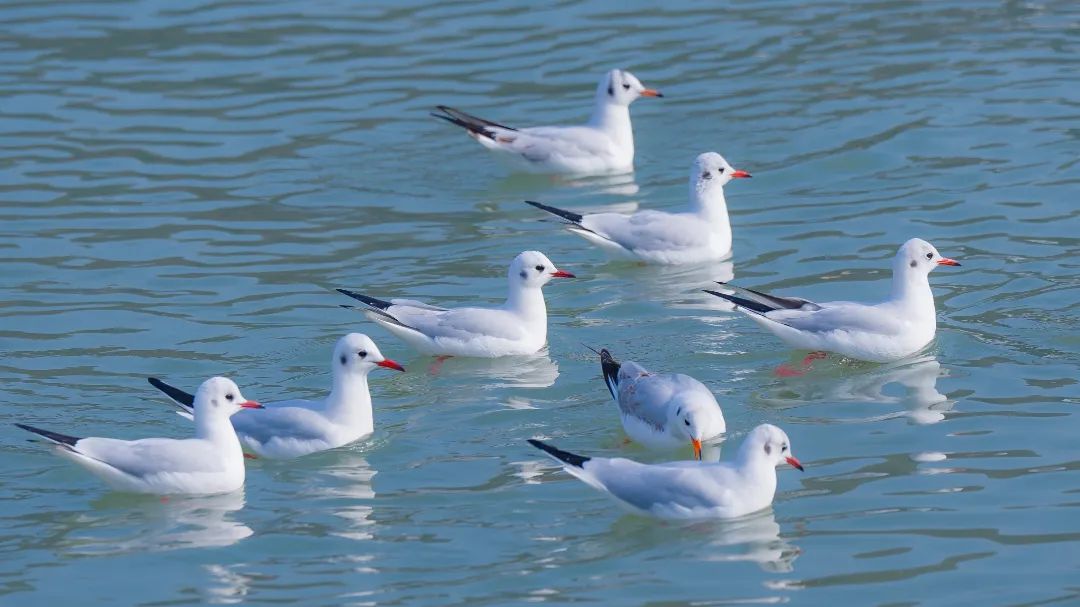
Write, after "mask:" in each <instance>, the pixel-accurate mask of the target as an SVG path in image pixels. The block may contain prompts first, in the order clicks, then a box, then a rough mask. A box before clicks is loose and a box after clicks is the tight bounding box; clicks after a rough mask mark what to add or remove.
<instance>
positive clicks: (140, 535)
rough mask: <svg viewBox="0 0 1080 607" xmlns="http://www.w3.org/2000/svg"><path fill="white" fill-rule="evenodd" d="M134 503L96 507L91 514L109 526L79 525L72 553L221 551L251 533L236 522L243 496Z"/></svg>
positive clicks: (112, 499) (116, 499) (113, 499)
mask: <svg viewBox="0 0 1080 607" xmlns="http://www.w3.org/2000/svg"><path fill="white" fill-rule="evenodd" d="M134 499H135V502H134V503H132V502H131V500H132V497H131V496H128V495H120V494H109V495H107V496H105V497H104V498H102V499H100V500H98V501H97V502H95V504H94V506H95V508H97V509H99V510H102V511H103V513H108V514H109V515H110V516H109V520H108V521H99V522H102V523H103V524H95V525H93V526H87V525H85V523H83V524H82V525H81V527H82V528H77V529H76V530H74V531H73V532H72V539H74V540H75V541H76V547H75V548H73V549H72V550H71V553H73V554H114V553H128V552H144V551H159V550H177V549H181V548H221V547H224V546H231V545H232V544H235V543H237V542H239V541H240V540H243V539H244V538H247V537H249V536H250V535H251V534H252V533H253V532H252V530H251V528H250V527H248V526H247V525H245V524H244V523H242V522H240V521H238V520H235V518H236V516H235V515H236V513H237V512H240V510H241V509H243V507H244V492H243V491H235V492H233V493H226V494H222V495H212V496H205V497H181V496H171V497H167V498H156V497H143V496H139V497H138V498H134ZM114 515H115V516H114ZM114 523H115V526H114ZM102 532H105V533H102ZM118 532H119V537H118V536H117V535H116V534H117V533H118ZM91 533H92V535H91ZM98 534H101V537H98Z"/></svg>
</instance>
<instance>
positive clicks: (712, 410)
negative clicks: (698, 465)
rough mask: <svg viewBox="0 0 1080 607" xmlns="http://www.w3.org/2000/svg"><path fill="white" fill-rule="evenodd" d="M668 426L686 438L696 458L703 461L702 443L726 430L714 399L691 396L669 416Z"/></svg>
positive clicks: (722, 416)
mask: <svg viewBox="0 0 1080 607" xmlns="http://www.w3.org/2000/svg"><path fill="white" fill-rule="evenodd" d="M669 415H671V416H672V417H671V419H669V420H668V424H671V427H672V428H674V429H675V432H674V433H675V434H676V435H680V434H681V435H682V436H684V437H686V440H688V441H690V446H691V447H692V448H693V449H694V457H695V458H696V459H699V460H700V459H701V441H702V440H704V439H706V438H711V437H714V436H717V435H719V434H722V433H723V432H724V430H725V429H726V427H725V423H724V414H723V413H722V412H721V411H720V407H717V406H716V402H715V401H713V400H712V399H705V398H695V395H690V396H688V397H686V398H685V399H683V402H681V403H679V404H678V405H677V406H676V407H675V410H674V411H671V413H670V414H669Z"/></svg>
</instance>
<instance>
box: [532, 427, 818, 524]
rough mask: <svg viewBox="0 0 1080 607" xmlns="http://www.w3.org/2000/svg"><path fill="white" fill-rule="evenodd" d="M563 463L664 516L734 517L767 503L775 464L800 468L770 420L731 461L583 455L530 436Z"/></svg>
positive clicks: (634, 507) (639, 509)
mask: <svg viewBox="0 0 1080 607" xmlns="http://www.w3.org/2000/svg"><path fill="white" fill-rule="evenodd" d="M529 443H530V444H531V445H532V446H534V447H536V448H537V449H540V450H541V451H543V452H545V453H547V454H548V455H549V456H551V457H552V458H554V459H555V460H556V461H558V462H559V463H561V464H562V465H563V469H564V470H566V471H567V472H569V473H570V474H571V475H573V476H576V477H577V478H579V479H580V480H582V481H584V482H585V483H586V484H587V485H589V486H591V487H592V488H594V489H597V490H599V491H602V492H604V493H606V494H608V495H609V496H610V497H612V498H613V499H614V500H615V501H616V502H618V503H619V504H620V505H622V506H625V507H627V508H629V509H630V510H631V511H633V512H636V513H638V514H646V515H651V516H655V517H659V518H668V519H694V518H725V519H726V518H737V517H740V516H744V515H747V514H750V513H751V512H756V511H758V510H761V509H763V508H767V507H768V506H769V505H771V504H772V501H773V496H774V495H775V494H776V466H778V465H780V464H782V463H784V462H787V463H788V464H790V465H792V466H794V467H795V468H798V469H799V470H802V469H803V467H802V464H800V463H799V460H798V459H796V458H795V456H794V455H792V453H791V441H789V440H788V436H787V434H785V433H784V431H783V430H781V429H780V428H777V427H776V426H773V425H772V424H762V425H760V426H758V427H756V428H754V429H753V430H752V431H751V432H750V434H749V435H747V437H746V438H745V439H744V440H743V443H742V445H740V447H739V453H738V455H737V456H736V458H735V461H733V462H719V463H716V462H699V461H689V462H669V463H665V464H642V463H639V462H635V461H632V460H628V459H623V458H621V457H619V458H606V457H584V456H581V455H576V454H573V453H569V452H567V451H563V450H561V449H556V448H555V447H553V446H551V445H549V444H547V443H544V442H542V441H538V440H536V439H529Z"/></svg>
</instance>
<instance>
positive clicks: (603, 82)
mask: <svg viewBox="0 0 1080 607" xmlns="http://www.w3.org/2000/svg"><path fill="white" fill-rule="evenodd" d="M663 96H664V95H663V93H661V92H660V91H658V90H656V89H647V88H645V85H643V84H641V81H640V80H638V79H637V77H635V76H634V75H633V74H631V73H630V72H628V71H626V70H611V71H610V72H608V73H606V74H604V76H603V77H602V78H600V84H599V85H598V86H597V87H596V100H597V101H598V102H602V103H610V104H614V105H621V106H624V107H625V106H629V105H630V104H631V103H633V102H634V100H636V99H637V98H638V97H663Z"/></svg>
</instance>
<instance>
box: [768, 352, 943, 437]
mask: <svg viewBox="0 0 1080 607" xmlns="http://www.w3.org/2000/svg"><path fill="white" fill-rule="evenodd" d="M826 360H828V359H826ZM941 376H942V367H941V363H939V362H938V360H937V358H936V357H934V356H931V355H925V356H920V357H917V358H914V359H906V360H902V361H898V362H895V363H888V364H884V365H870V364H862V363H858V364H855V365H848V364H845V363H839V364H838V363H833V362H824V363H823V362H822V361H815V363H814V365H813V367H812V368H811V369H810V370H809V371H808V372H807V373H806V374H805V375H802V376H793V377H789V378H785V379H784V382H783V384H782V385H781V386H780V387H777V388H774V389H773V390H771V391H770V392H769V394H771V396H769V397H767V398H766V400H770V401H771V402H773V403H774V404H775V405H777V406H790V405H791V404H792V403H793V402H823V403H829V402H834V403H836V402H841V403H843V402H856V403H875V404H884V405H902V406H903V407H904V410H901V411H895V412H891V413H885V414H875V415H872V416H869V417H867V418H865V419H863V420H862V421H873V420H881V419H888V418H891V417H896V416H898V415H903V416H906V417H908V418H909V419H911V420H912V421H913V422H914V423H917V424H936V423H938V422H940V421H942V420H943V419H945V414H946V413H948V412H949V411H951V410H952V408H953V406H954V405H955V404H956V403H955V401H953V400H950V399H949V398H948V397H947V396H946V395H944V394H942V393H941V392H939V391H938V389H937V381H938V378H939V377H941ZM793 392H794V393H793Z"/></svg>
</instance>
